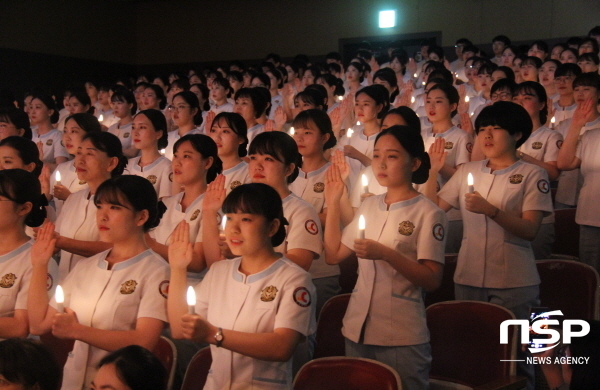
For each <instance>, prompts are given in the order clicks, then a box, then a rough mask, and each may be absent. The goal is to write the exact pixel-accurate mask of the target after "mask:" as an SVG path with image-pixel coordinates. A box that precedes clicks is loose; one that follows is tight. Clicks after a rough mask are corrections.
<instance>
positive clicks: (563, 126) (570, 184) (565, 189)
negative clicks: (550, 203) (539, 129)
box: [555, 118, 600, 206]
mask: <svg viewBox="0 0 600 390" xmlns="http://www.w3.org/2000/svg"><path fill="white" fill-rule="evenodd" d="M570 126H571V119H570V118H569V119H567V120H565V121H563V122H561V123H560V125H558V126H557V127H556V130H555V131H557V132H558V133H560V134H562V136H563V138H566V137H567V134H568V132H569V127H570ZM598 128H600V118H598V119H596V120H594V121H592V122H588V123H586V124H585V126H583V127H582V128H581V131H580V132H579V139H580V140H581V137H582V136H583V134H584V133H585V132H586V131H588V130H592V129H598ZM582 185H583V177H582V176H581V172H580V168H577V169H573V170H571V171H562V172H561V173H560V176H559V177H558V188H557V189H556V201H557V202H560V203H563V204H567V205H570V206H576V205H577V200H578V199H579V191H580V190H581V186H582Z"/></svg>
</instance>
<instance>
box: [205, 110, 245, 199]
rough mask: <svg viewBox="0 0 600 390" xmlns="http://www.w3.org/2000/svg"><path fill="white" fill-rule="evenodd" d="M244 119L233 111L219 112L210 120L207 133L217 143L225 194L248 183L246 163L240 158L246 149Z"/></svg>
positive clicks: (243, 155)
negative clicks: (210, 124)
mask: <svg viewBox="0 0 600 390" xmlns="http://www.w3.org/2000/svg"><path fill="white" fill-rule="evenodd" d="M247 132H248V129H247V128H246V121H245V120H244V118H243V117H242V116H241V115H240V114H236V113H235V112H221V113H220V114H218V115H217V116H216V117H215V119H214V120H213V122H212V126H211V128H210V130H209V131H208V132H207V135H208V136H209V137H210V138H212V140H213V141H215V143H216V144H217V149H218V153H219V158H220V159H221V161H222V162H223V176H225V189H226V191H227V194H228V193H230V192H231V191H232V190H233V189H234V188H235V187H237V186H239V185H241V184H247V183H250V176H249V174H248V163H247V162H246V161H244V160H242V158H243V157H246V154H247V149H248V135H247Z"/></svg>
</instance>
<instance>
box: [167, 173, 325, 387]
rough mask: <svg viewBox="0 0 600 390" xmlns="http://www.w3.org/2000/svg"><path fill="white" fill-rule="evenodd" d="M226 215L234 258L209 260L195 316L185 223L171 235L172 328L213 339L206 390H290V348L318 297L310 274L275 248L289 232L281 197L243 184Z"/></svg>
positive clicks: (305, 330)
mask: <svg viewBox="0 0 600 390" xmlns="http://www.w3.org/2000/svg"><path fill="white" fill-rule="evenodd" d="M223 212H224V213H225V216H226V221H227V222H226V225H225V232H224V233H225V238H226V241H227V244H228V246H229V247H230V248H231V251H232V252H233V254H234V255H235V256H237V257H236V258H234V259H232V260H223V261H219V262H217V263H215V264H213V265H212V267H211V268H210V270H209V271H208V273H207V275H206V277H205V279H204V280H203V282H202V283H200V284H198V285H196V286H195V292H196V297H197V301H196V304H195V306H194V310H195V314H190V313H189V312H188V310H189V309H188V305H187V303H186V299H185V297H186V289H187V286H188V284H187V280H186V269H187V268H188V264H189V263H190V262H191V261H192V257H193V254H192V252H193V249H192V244H191V243H190V242H189V239H188V237H189V233H188V228H187V224H185V223H183V224H180V225H179V226H178V227H177V229H176V231H175V232H174V236H173V241H172V243H171V245H169V252H170V253H169V257H170V258H171V259H172V260H171V263H170V265H171V279H170V282H171V283H170V291H169V298H168V313H169V322H170V325H171V331H172V333H173V336H174V337H175V338H186V339H190V340H193V341H195V342H206V343H209V344H211V346H210V348H211V355H212V364H211V369H210V370H209V374H208V377H207V380H206V385H205V387H204V389H223V388H239V389H242V388H244V389H246V388H261V389H290V388H291V386H292V359H291V358H292V355H293V353H294V350H295V349H296V346H297V345H298V344H299V343H300V342H301V341H302V340H303V339H305V338H306V337H307V336H309V335H311V334H313V333H314V331H315V330H316V325H315V299H316V297H315V288H314V286H313V285H312V282H311V278H310V275H309V274H308V273H307V272H306V271H304V270H303V269H301V268H300V267H298V265H296V264H295V263H294V262H292V261H291V260H289V259H287V258H286V257H285V255H282V254H281V253H277V251H276V249H275V247H277V246H279V245H280V244H282V243H283V241H284V240H285V236H286V232H285V223H286V218H285V217H284V214H283V209H282V201H281V197H280V195H279V194H278V193H277V191H276V190H275V189H273V188H272V187H270V186H268V185H266V184H261V183H253V184H245V185H241V186H238V187H236V188H235V189H234V190H233V191H231V193H230V194H229V195H228V196H227V198H226V199H225V202H224V203H223ZM224 292H227V293H224Z"/></svg>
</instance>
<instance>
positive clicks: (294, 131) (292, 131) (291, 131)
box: [290, 127, 296, 135]
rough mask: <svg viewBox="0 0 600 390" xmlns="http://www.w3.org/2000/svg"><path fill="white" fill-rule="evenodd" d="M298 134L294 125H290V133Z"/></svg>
mask: <svg viewBox="0 0 600 390" xmlns="http://www.w3.org/2000/svg"><path fill="white" fill-rule="evenodd" d="M294 134H296V130H294V128H293V127H290V135H294Z"/></svg>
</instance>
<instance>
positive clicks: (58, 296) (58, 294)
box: [54, 284, 65, 313]
mask: <svg viewBox="0 0 600 390" xmlns="http://www.w3.org/2000/svg"><path fill="white" fill-rule="evenodd" d="M54 299H55V300H56V311H57V312H59V313H64V312H65V308H64V306H63V305H64V303H65V294H64V293H63V289H62V287H60V284H59V285H57V286H56V291H55V292H54Z"/></svg>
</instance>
